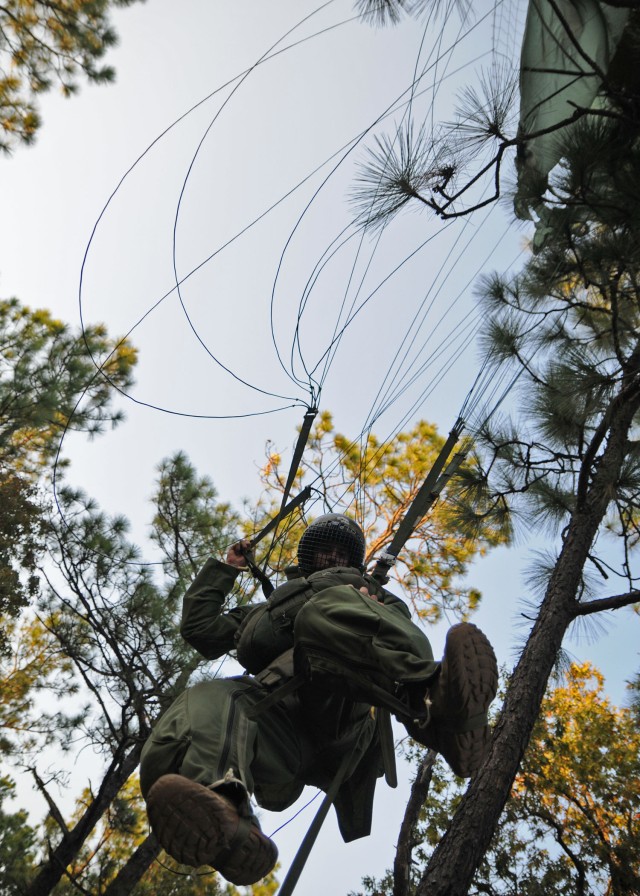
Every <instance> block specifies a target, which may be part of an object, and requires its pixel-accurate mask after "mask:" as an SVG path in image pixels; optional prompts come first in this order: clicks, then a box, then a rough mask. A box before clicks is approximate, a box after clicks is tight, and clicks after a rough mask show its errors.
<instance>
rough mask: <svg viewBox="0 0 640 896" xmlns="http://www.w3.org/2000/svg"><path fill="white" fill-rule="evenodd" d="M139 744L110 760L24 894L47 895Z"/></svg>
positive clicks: (135, 759)
mask: <svg viewBox="0 0 640 896" xmlns="http://www.w3.org/2000/svg"><path fill="white" fill-rule="evenodd" d="M141 751H142V744H136V746H135V747H133V749H132V750H131V751H130V752H129V753H128V754H127V755H126V756H125V757H124V758H123V759H120V760H114V762H113V763H112V766H111V768H110V769H109V771H108V772H107V774H106V775H105V776H104V778H103V780H102V784H101V785H100V790H99V791H98V794H97V796H96V797H95V799H94V800H93V801H92V802H91V805H90V806H88V807H87V809H86V810H85V812H84V813H83V815H82V817H81V818H80V820H79V821H78V822H77V824H76V825H75V827H73V828H72V829H71V830H70V831H69V832H68V833H67V834H65V835H63V837H62V840H61V841H60V843H59V844H58V845H57V846H56V848H55V849H52V850H51V851H50V853H49V859H48V861H47V862H45V863H44V864H43V865H42V867H41V868H40V871H39V872H38V874H37V875H36V877H35V878H34V879H33V881H32V882H31V883H30V884H29V886H28V887H27V889H26V890H25V891H24V892H25V896H48V894H49V893H51V891H52V890H53V888H54V887H55V886H56V884H57V883H58V882H59V880H60V879H61V877H62V876H63V874H64V873H65V869H66V868H67V866H68V865H69V864H70V863H71V862H72V861H73V860H74V859H75V858H76V856H77V855H78V853H79V852H80V850H81V849H82V846H83V844H84V842H85V840H86V839H87V837H88V836H89V835H90V834H91V832H92V830H93V829H94V827H95V826H96V824H97V823H98V822H99V821H100V819H101V818H102V816H103V815H104V813H105V812H106V811H107V809H108V808H109V806H110V805H111V803H112V801H113V799H114V798H115V796H116V794H117V793H118V791H119V790H120V788H121V787H122V786H123V785H124V783H125V782H126V781H127V779H128V778H129V776H130V775H131V774H132V773H133V772H134V771H135V769H136V768H137V766H138V763H139V761H140V753H141Z"/></svg>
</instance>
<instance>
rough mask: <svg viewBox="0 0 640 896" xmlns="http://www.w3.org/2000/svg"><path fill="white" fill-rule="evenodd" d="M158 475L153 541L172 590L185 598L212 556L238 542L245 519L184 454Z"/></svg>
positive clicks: (167, 463)
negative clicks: (219, 498) (222, 500)
mask: <svg viewBox="0 0 640 896" xmlns="http://www.w3.org/2000/svg"><path fill="white" fill-rule="evenodd" d="M158 472H159V480H158V490H157V492H156V495H155V499H154V506H155V509H156V512H155V516H154V518H153V523H152V531H151V538H152V540H153V541H154V542H155V544H156V545H157V546H158V547H159V548H160V551H161V553H162V556H163V558H164V559H163V569H164V572H165V574H166V575H167V576H169V577H170V578H171V580H172V582H173V585H172V586H170V587H171V590H172V592H175V594H177V595H178V596H179V597H182V594H183V593H184V591H185V590H186V588H187V587H188V585H189V584H190V583H191V580H192V579H193V577H194V576H195V575H196V573H197V572H198V571H199V570H200V567H201V566H202V564H203V562H204V560H205V559H206V558H207V557H208V556H209V554H211V553H212V552H214V551H217V550H219V551H222V548H223V547H224V546H226V545H229V544H231V543H232V542H233V541H234V539H235V538H236V535H237V530H238V528H239V526H240V517H239V516H238V515H237V514H236V513H235V512H234V511H232V510H231V508H230V506H229V504H220V503H217V501H216V498H217V492H216V490H215V488H214V486H213V483H212V482H211V480H210V479H209V478H208V477H206V476H203V477H199V476H198V475H197V473H196V470H195V468H194V467H193V465H192V464H191V463H190V462H189V460H188V458H187V457H186V455H185V454H184V453H183V452H178V453H177V454H175V455H174V456H173V457H171V458H168V459H167V460H164V461H163V462H162V463H161V464H160V466H159V467H158Z"/></svg>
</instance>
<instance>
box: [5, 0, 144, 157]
mask: <svg viewBox="0 0 640 896" xmlns="http://www.w3.org/2000/svg"><path fill="white" fill-rule="evenodd" d="M134 2H135V0H55V2H53V0H35V2H34V0H5V2H4V3H3V4H2V6H1V7H0V150H2V151H4V152H10V151H11V150H12V149H13V148H14V147H15V146H16V145H18V144H20V143H31V142H33V140H34V138H35V135H36V133H37V130H38V128H39V127H40V123H41V122H40V116H39V114H38V107H37V96H38V94H41V93H43V92H45V91H47V90H50V89H51V87H53V86H54V84H57V85H58V86H59V87H60V89H61V90H62V92H63V93H64V95H65V96H70V95H71V94H73V93H74V92H75V91H76V90H77V89H78V79H79V78H80V77H81V76H82V75H84V76H85V77H86V78H87V80H89V81H92V82H94V83H105V82H108V81H113V79H114V77H115V72H114V70H113V68H112V67H111V66H108V65H104V64H103V58H104V56H105V54H106V52H107V51H108V49H109V48H110V47H113V46H114V44H115V43H116V42H117V36H116V33H115V31H114V29H113V27H112V26H111V23H110V21H109V14H110V12H111V9H112V8H113V7H117V6H129V5H130V4H131V3H134Z"/></svg>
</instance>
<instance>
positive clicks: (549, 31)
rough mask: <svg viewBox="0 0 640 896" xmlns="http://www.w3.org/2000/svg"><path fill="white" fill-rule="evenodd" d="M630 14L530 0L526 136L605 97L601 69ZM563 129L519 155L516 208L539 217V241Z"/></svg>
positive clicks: (591, 0)
mask: <svg viewBox="0 0 640 896" xmlns="http://www.w3.org/2000/svg"><path fill="white" fill-rule="evenodd" d="M628 18H629V10H628V9H624V8H615V7H613V6H608V5H607V4H605V3H602V2H600V0H529V6H528V10H527V20H526V24H525V32H524V38H523V43H522V55H521V62H520V126H519V135H520V136H521V137H526V135H527V134H532V133H535V132H537V131H541V130H545V129H547V128H552V127H554V126H555V125H558V124H559V123H560V122H562V121H565V120H566V119H569V118H571V116H572V115H573V113H574V111H575V109H576V107H580V108H583V109H584V108H593V107H594V106H595V105H596V104H597V103H598V102H600V100H599V97H598V92H599V90H600V85H601V78H600V76H599V74H598V73H599V72H605V73H606V72H607V71H608V69H609V65H610V63H611V60H612V58H613V55H614V53H615V51H616V48H617V46H618V44H619V42H620V38H621V36H622V33H623V31H624V28H625V25H626V23H627V20H628ZM568 127H571V125H568ZM562 133H566V131H565V129H564V128H562V129H560V130H556V131H553V132H551V133H549V134H545V135H542V136H539V137H535V138H534V139H532V140H529V141H527V143H526V144H525V145H524V147H523V150H522V151H521V153H520V157H519V159H518V191H517V195H516V199H515V211H516V215H517V216H518V217H519V218H522V219H532V218H534V219H537V220H538V232H537V234H536V242H537V243H538V247H539V246H540V245H541V244H542V243H543V242H544V235H545V234H544V229H545V228H544V220H545V213H546V209H545V207H544V205H543V204H542V195H543V193H544V191H545V189H546V185H547V175H548V174H549V172H550V171H551V169H552V168H553V167H554V165H556V164H557V163H558V161H559V160H560V157H561V150H560V146H559V140H558V137H559V135H560V134H562ZM532 212H533V214H532ZM534 245H535V244H534Z"/></svg>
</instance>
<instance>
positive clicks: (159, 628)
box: [40, 454, 237, 754]
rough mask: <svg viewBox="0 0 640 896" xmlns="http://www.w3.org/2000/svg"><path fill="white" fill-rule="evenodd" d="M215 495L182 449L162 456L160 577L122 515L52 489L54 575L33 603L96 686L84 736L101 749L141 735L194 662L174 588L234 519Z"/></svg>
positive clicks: (180, 590)
mask: <svg viewBox="0 0 640 896" xmlns="http://www.w3.org/2000/svg"><path fill="white" fill-rule="evenodd" d="M215 498H216V491H215V489H214V487H213V485H212V483H211V482H210V481H209V480H208V479H206V478H201V477H198V476H197V474H196V471H195V469H194V467H193V466H192V465H191V464H190V463H189V461H188V460H187V458H186V457H185V456H184V454H177V455H176V456H174V457H173V458H170V459H168V460H166V461H164V462H163V463H162V464H161V466H160V477H159V481H158V488H157V491H156V494H155V496H154V506H155V508H156V513H155V516H154V522H153V530H152V531H153V538H154V540H155V542H156V544H158V546H159V547H160V548H161V550H162V554H163V560H162V569H163V572H164V577H163V579H162V580H161V581H158V580H157V577H156V576H154V574H153V566H152V565H149V564H146V563H142V562H140V552H139V550H138V548H137V547H136V546H135V545H133V544H132V543H131V542H130V541H129V540H128V538H127V529H128V523H127V521H126V520H125V519H123V518H122V517H110V516H108V515H106V514H105V513H103V512H102V511H100V510H99V509H98V508H96V506H95V504H94V502H92V501H91V500H89V499H87V498H86V496H84V495H83V494H82V493H80V492H75V491H73V490H71V489H68V488H64V489H62V490H61V491H60V494H59V500H60V505H61V509H62V518H61V519H56V520H55V521H53V523H52V524H51V533H50V542H49V550H50V556H51V559H52V561H53V562H54V563H55V565H56V566H57V568H58V570H59V573H60V577H53V576H51V577H50V578H49V587H48V589H47V592H46V594H45V596H44V597H43V599H42V601H41V607H40V609H41V612H42V614H43V619H45V620H46V625H47V628H48V629H49V631H50V632H51V633H52V635H53V636H54V637H55V638H56V640H57V641H58V644H59V646H60V649H61V650H62V652H63V653H64V655H65V656H66V657H68V658H69V660H70V662H72V663H73V665H74V667H75V668H76V672H77V673H78V674H79V676H80V678H81V680H82V681H83V683H84V686H85V687H88V688H89V690H90V691H91V692H92V693H93V695H94V698H95V706H96V708H97V709H98V712H97V714H96V715H95V716H94V718H93V719H92V720H90V721H89V722H87V736H88V738H89V739H90V741H91V742H92V743H93V745H94V746H95V747H98V748H99V749H101V750H103V751H104V752H105V754H109V753H111V752H112V751H113V750H114V749H116V747H117V744H118V743H122V744H126V743H127V742H129V741H131V740H132V739H133V740H140V739H145V738H146V736H147V734H148V732H149V730H150V727H151V725H152V723H153V721H154V720H155V718H156V717H157V716H158V714H159V712H160V711H161V709H162V708H163V707H164V706H166V705H168V703H169V702H170V701H171V699H172V696H173V695H174V693H175V691H176V690H182V689H184V686H185V684H186V679H187V678H188V675H189V673H190V671H192V670H193V668H195V665H196V664H197V662H198V660H197V659H196V658H195V656H194V654H193V652H192V651H191V649H190V648H188V647H187V645H186V644H185V643H184V642H183V641H182V639H181V637H180V635H179V618H180V610H181V600H182V596H183V594H184V590H185V588H186V586H187V584H188V583H189V582H190V580H191V579H192V578H193V575H194V574H195V572H196V571H197V570H198V569H199V567H200V565H201V564H202V562H203V561H204V559H205V558H206V556H207V555H208V554H209V553H216V554H219V553H221V552H222V549H223V547H224V546H226V545H227V544H229V543H230V542H231V541H232V540H233V535H232V532H234V531H235V527H236V526H237V517H236V515H235V514H234V513H233V512H232V511H231V510H230V509H229V507H228V505H225V504H218V503H216V500H215Z"/></svg>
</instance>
